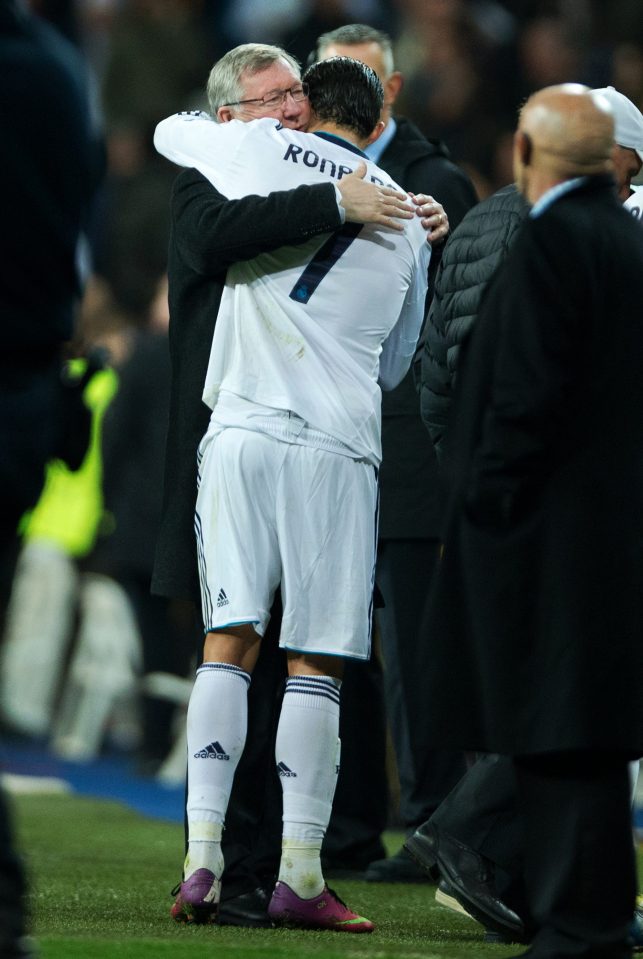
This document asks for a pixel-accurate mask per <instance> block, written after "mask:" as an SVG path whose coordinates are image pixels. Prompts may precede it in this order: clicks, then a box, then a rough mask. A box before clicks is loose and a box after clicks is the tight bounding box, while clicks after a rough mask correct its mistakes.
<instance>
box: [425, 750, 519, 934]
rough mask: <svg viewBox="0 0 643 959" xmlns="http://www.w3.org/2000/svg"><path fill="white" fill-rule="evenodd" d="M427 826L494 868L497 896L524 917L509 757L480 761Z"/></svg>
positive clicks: (516, 809) (514, 790)
mask: <svg viewBox="0 0 643 959" xmlns="http://www.w3.org/2000/svg"><path fill="white" fill-rule="evenodd" d="M431 822H432V823H433V825H434V826H437V828H438V829H440V830H442V831H443V832H445V833H449V834H450V835H451V836H454V837H455V838H457V839H458V840H459V841H460V842H463V843H465V845H467V846H470V847H471V848H472V849H475V850H476V852H479V853H481V854H482V855H483V856H486V857H487V859H490V860H491V861H492V862H493V863H494V865H495V866H496V867H497V869H496V872H497V881H496V885H497V892H498V894H499V895H500V897H501V898H502V899H503V900H504V901H505V902H506V903H507V904H508V905H509V906H511V907H512V909H514V910H515V911H516V912H517V913H518V914H519V915H520V916H523V915H524V912H525V907H526V904H525V900H524V886H523V880H522V870H523V820H522V815H521V813H520V810H519V807H518V793H517V786H516V775H515V771H514V764H513V760H512V759H511V757H509V756H498V755H495V754H489V755H483V756H480V757H479V758H478V759H477V760H476V761H475V762H474V763H473V765H472V766H471V767H470V768H469V769H468V770H467V772H466V773H465V775H464V776H463V777H462V778H461V779H460V781H459V782H458V784H457V785H456V786H455V787H454V789H452V790H451V792H450V793H449V795H448V796H447V797H446V799H445V800H444V802H442V803H441V805H440V806H439V807H438V809H437V810H436V811H435V813H434V814H433V815H432V816H431Z"/></svg>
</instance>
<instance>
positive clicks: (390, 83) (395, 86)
mask: <svg viewBox="0 0 643 959" xmlns="http://www.w3.org/2000/svg"><path fill="white" fill-rule="evenodd" d="M403 86H404V77H403V76H402V74H401V73H400V71H399V70H395V71H394V72H393V73H392V74H391V75H390V76H389V77H387V79H386V82H385V84H384V104H385V106H389V107H392V106H393V104H394V103H395V101H396V100H397V98H398V97H399V95H400V90H401V89H402V87H403Z"/></svg>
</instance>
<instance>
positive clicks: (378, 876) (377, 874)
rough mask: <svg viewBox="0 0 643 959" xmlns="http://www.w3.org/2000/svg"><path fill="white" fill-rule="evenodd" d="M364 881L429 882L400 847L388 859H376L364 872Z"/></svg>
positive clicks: (421, 870)
mask: <svg viewBox="0 0 643 959" xmlns="http://www.w3.org/2000/svg"><path fill="white" fill-rule="evenodd" d="M364 879H365V880H366V882H429V877H428V876H427V874H426V873H425V872H424V870H423V869H421V868H420V866H418V864H417V863H416V862H415V860H414V859H411V857H410V856H409V854H408V852H407V851H406V850H405V849H404V847H402V848H401V849H399V850H398V851H397V852H396V853H395V855H394V856H391V857H390V858H389V859H376V860H375V862H372V863H371V864H370V865H369V866H368V868H367V870H366V872H365V873H364Z"/></svg>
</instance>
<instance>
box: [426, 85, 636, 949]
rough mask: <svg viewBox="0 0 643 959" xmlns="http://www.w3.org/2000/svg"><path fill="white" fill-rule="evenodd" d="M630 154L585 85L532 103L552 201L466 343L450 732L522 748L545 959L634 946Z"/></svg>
mask: <svg viewBox="0 0 643 959" xmlns="http://www.w3.org/2000/svg"><path fill="white" fill-rule="evenodd" d="M612 148H613V119H612V116H611V111H610V105H609V103H608V102H607V101H606V100H605V99H604V98H602V97H601V96H600V94H596V93H592V92H591V91H589V90H588V89H587V88H585V87H581V86H579V85H571V84H568V85H565V86H561V87H553V88H547V89H545V90H543V91H540V92H539V93H537V94H535V95H534V96H533V97H532V98H530V100H529V101H528V102H527V104H526V106H525V107H524V108H523V111H522V113H521V117H520V123H519V129H518V132H517V134H516V138H515V147H514V158H515V175H516V182H517V184H518V187H519V189H520V190H521V192H522V193H523V195H524V196H525V197H526V199H527V200H528V201H529V203H531V204H532V205H533V207H532V210H531V212H530V215H529V217H528V219H527V221H526V222H525V225H524V227H523V229H522V230H521V233H520V235H519V236H518V238H517V239H516V241H515V243H514V245H513V247H512V249H511V251H510V253H509V255H508V257H507V260H506V262H505V264H504V266H503V267H502V268H501V269H500V271H499V272H498V274H497V275H496V277H495V278H494V280H493V281H492V283H491V284H490V287H489V288H488V290H487V293H486V296H485V299H484V301H483V304H482V307H481V311H480V314H479V316H478V320H477V323H476V326H475V328H474V330H473V332H472V335H471V337H470V339H469V341H468V343H467V344H466V346H465V351H466V352H465V355H464V358H463V360H462V363H461V372H460V378H459V386H458V389H457V390H456V400H455V405H454V417H453V419H452V421H451V422H452V430H451V434H450V437H449V438H448V441H447V442H448V444H449V447H450V453H451V456H450V458H449V469H450V477H449V480H450V482H449V486H450V488H451V490H452V495H451V500H450V505H449V509H448V514H447V521H446V525H445V551H444V558H443V561H442V563H441V566H440V571H439V574H438V576H437V577H436V581H435V584H434V589H433V592H432V598H431V604H430V610H429V617H428V620H427V628H428V629H429V630H430V635H431V642H432V647H433V657H434V663H435V671H434V672H433V673H432V675H431V676H430V677H429V683H428V689H427V700H426V702H427V709H428V710H429V712H430V714H431V716H432V719H433V725H434V729H435V742H436V744H443V745H446V746H450V747H453V748H457V747H460V748H468V749H475V750H479V751H483V752H488V753H500V754H503V755H508V756H511V757H512V759H513V770H514V774H515V776H516V781H517V784H518V791H519V796H520V809H521V814H522V817H523V823H524V837H525V839H524V842H525V865H524V873H523V875H524V884H525V894H526V906H527V913H528V915H529V916H530V917H531V921H532V923H533V928H532V929H530V930H528V932H529V933H530V938H531V941H532V945H531V948H530V950H529V956H530V957H532V956H533V957H534V959H536V957H538V959H541V957H543V959H544V957H548V959H549V957H551V956H556V957H563V956H572V955H573V956H583V957H592V959H593V957H596V959H598V957H599V956H600V957H601V959H611V957H617V956H624V955H627V950H628V947H627V945H626V940H627V935H628V932H629V928H630V924H631V921H632V915H633V910H634V900H635V890H636V874H635V863H634V851H633V844H632V835H631V809H630V787H629V779H628V768H627V764H628V760H629V759H631V758H635V757H637V756H639V755H640V754H641V752H642V747H643V695H642V693H641V689H640V676H641V672H642V669H643V649H642V647H641V643H640V635H641V627H642V626H643V601H642V600H641V594H640V589H639V588H638V584H639V583H640V581H641V575H642V574H643V551H642V550H641V544H640V528H641V522H642V520H643V492H642V487H641V471H642V469H643V444H642V442H641V438H640V431H639V429H638V422H639V418H640V416H641V415H643V377H642V374H643V365H642V364H643V361H642V359H641V357H642V356H643V331H642V329H641V326H640V324H639V323H638V321H637V316H638V313H637V311H638V308H639V305H640V302H641V296H642V295H643V250H642V249H641V244H640V242H639V238H638V235H637V233H636V230H637V224H636V223H632V222H631V217H628V214H627V213H626V212H625V211H624V210H623V209H622V206H621V204H620V203H619V202H618V199H617V198H616V196H615V193H614V181H613V178H612V176H611V175H610V174H611V171H612V169H613V166H612V159H611V157H612ZM463 384H464V387H463ZM606 876H608V877H609V882H607V883H606V882H605V877H606Z"/></svg>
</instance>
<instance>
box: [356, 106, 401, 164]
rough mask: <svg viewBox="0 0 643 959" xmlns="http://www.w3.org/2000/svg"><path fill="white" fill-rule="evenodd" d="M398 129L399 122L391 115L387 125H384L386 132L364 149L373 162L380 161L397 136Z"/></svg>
mask: <svg viewBox="0 0 643 959" xmlns="http://www.w3.org/2000/svg"><path fill="white" fill-rule="evenodd" d="M396 130H397V123H396V122H395V120H394V119H393V117H391V119H390V120H389V121H388V123H387V124H386V126H385V127H384V132H383V133H382V135H381V136H380V137H379V138H378V139H377V140H376V141H375V143H369V145H368V146H367V147H366V149H365V150H364V153H365V154H366V156H367V157H368V158H369V160H372V161H373V163H379V162H380V157H381V156H382V154H383V153H384V150H386V148H387V146H388V145H389V143H390V142H391V140H392V139H393V137H394V136H395V131H396Z"/></svg>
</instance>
